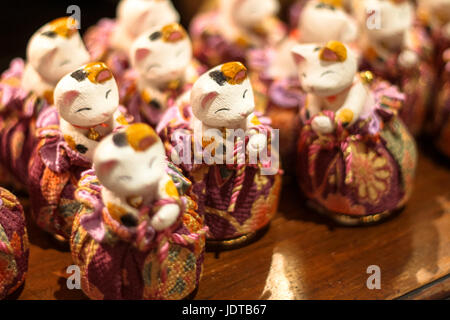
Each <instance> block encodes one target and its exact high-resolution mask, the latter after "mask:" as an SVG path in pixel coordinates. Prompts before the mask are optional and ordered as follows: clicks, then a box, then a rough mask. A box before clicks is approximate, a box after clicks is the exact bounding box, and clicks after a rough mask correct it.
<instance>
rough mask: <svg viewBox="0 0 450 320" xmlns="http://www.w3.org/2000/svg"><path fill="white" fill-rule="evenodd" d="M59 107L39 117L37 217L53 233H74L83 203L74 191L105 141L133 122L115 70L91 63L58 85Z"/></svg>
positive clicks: (33, 170) (33, 183)
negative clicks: (123, 104)
mask: <svg viewBox="0 0 450 320" xmlns="http://www.w3.org/2000/svg"><path fill="white" fill-rule="evenodd" d="M55 104H56V107H52V108H48V109H47V110H46V111H45V112H42V113H41V115H40V116H39V118H38V120H37V133H36V135H37V139H38V144H37V146H36V147H35V149H34V152H33V155H32V157H31V159H30V163H29V181H28V189H29V191H30V199H31V204H32V211H33V218H34V220H35V221H36V223H37V225H38V226H39V227H40V228H42V229H43V230H45V231H46V232H48V233H51V234H55V235H58V236H60V237H62V238H64V239H68V238H69V237H70V233H71V228H72V223H73V219H74V216H75V214H76V212H77V211H78V208H79V203H78V202H77V201H76V200H75V199H74V191H75V189H76V186H77V182H78V180H79V179H80V176H81V173H82V172H83V171H85V170H87V169H90V168H91V166H92V156H93V153H94V151H95V148H96V147H97V145H98V143H99V141H100V140H101V139H102V138H103V137H104V136H106V135H107V134H108V133H110V132H112V131H113V130H117V129H119V128H121V127H122V126H124V125H127V120H126V119H125V116H124V113H122V112H121V110H124V108H123V107H121V108H119V107H118V106H119V94H118V89H117V85H116V83H115V81H114V78H113V77H112V74H111V71H110V70H109V69H108V68H107V67H106V66H105V65H104V64H103V63H91V64H88V65H86V66H83V67H81V68H80V69H78V70H76V71H74V72H72V73H70V74H68V75H66V76H65V77H63V79H61V81H60V82H59V83H58V85H57V87H56V89H55Z"/></svg>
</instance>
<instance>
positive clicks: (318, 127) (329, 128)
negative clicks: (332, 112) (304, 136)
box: [311, 116, 334, 134]
mask: <svg viewBox="0 0 450 320" xmlns="http://www.w3.org/2000/svg"><path fill="white" fill-rule="evenodd" d="M311 127H312V129H313V130H314V131H315V132H316V133H319V134H328V133H332V132H333V131H334V125H333V123H332V122H331V119H330V118H329V117H327V116H317V117H315V118H314V120H313V121H312V123H311Z"/></svg>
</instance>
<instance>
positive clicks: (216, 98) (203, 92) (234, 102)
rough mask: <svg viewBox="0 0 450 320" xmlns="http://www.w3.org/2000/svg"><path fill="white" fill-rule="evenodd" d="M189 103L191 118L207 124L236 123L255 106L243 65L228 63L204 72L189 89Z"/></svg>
mask: <svg viewBox="0 0 450 320" xmlns="http://www.w3.org/2000/svg"><path fill="white" fill-rule="evenodd" d="M191 105H192V111H193V113H194V115H195V117H196V118H197V119H199V120H200V121H202V122H203V123H204V124H206V125H208V126H211V127H216V128H221V127H227V128H233V127H235V126H237V125H239V124H240V123H242V121H244V120H245V119H246V118H247V117H248V116H249V115H250V114H251V113H252V112H253V110H254V108H255V101H254V96H253V89H252V86H251V83H250V80H249V78H248V75H247V68H246V67H245V66H244V65H243V64H242V63H240V62H229V63H225V64H223V65H220V66H217V67H215V68H213V69H211V70H209V71H208V72H206V73H204V74H203V75H202V76H201V77H200V78H199V79H198V80H197V81H196V82H195V84H194V86H193V88H192V91H191Z"/></svg>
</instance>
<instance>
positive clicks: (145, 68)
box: [125, 23, 203, 126]
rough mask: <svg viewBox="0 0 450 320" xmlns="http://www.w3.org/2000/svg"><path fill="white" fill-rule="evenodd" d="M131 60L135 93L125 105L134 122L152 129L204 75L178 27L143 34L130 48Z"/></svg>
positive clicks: (161, 28) (173, 24)
mask: <svg viewBox="0 0 450 320" xmlns="http://www.w3.org/2000/svg"><path fill="white" fill-rule="evenodd" d="M130 57H131V65H132V67H133V69H134V70H135V72H136V74H137V76H136V77H135V79H130V80H131V81H133V84H134V87H136V90H135V91H133V92H131V93H130V96H129V98H125V101H126V102H125V104H126V106H127V108H128V110H129V111H130V113H131V114H132V115H133V116H134V119H135V121H137V122H145V123H148V124H150V125H152V126H156V125H157V124H158V122H159V120H160V118H161V115H162V113H163V112H164V111H165V110H167V108H168V107H170V106H171V105H173V104H174V103H175V102H176V100H177V99H188V97H183V95H184V94H185V93H186V92H187V91H189V89H190V88H191V87H192V84H193V83H194V82H195V81H196V80H197V78H198V77H199V75H200V74H201V73H203V68H202V66H201V65H200V64H199V63H198V62H197V61H195V60H193V58H192V44H191V40H190V39H189V36H188V34H187V32H186V30H185V29H184V28H183V27H182V26H181V25H179V24H178V23H171V24H168V25H165V26H163V27H158V28H156V29H150V30H149V31H147V32H145V33H144V34H142V35H141V36H140V37H138V39H136V41H135V42H134V43H133V45H132V46H131V50H130ZM131 86H133V85H130V87H131Z"/></svg>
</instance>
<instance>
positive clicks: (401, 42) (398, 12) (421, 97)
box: [354, 0, 436, 135]
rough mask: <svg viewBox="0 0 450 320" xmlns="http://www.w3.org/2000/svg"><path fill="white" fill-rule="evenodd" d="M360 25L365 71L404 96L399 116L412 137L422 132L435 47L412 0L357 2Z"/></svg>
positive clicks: (430, 85)
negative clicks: (393, 85) (392, 86)
mask: <svg viewBox="0 0 450 320" xmlns="http://www.w3.org/2000/svg"><path fill="white" fill-rule="evenodd" d="M354 7H355V13H356V16H357V17H358V20H359V22H360V25H361V32H362V36H361V41H360V47H361V51H362V55H363V60H364V62H363V64H362V68H363V69H369V70H371V71H373V72H374V73H375V74H376V75H377V76H380V77H383V78H384V79H386V80H388V81H390V82H391V83H393V84H395V85H398V86H399V88H400V89H401V90H402V92H404V93H405V97H406V100H405V103H404V107H403V110H402V111H401V114H400V117H401V118H402V120H403V121H404V122H405V124H406V126H407V127H408V129H409V130H410V131H411V133H412V134H413V135H418V134H420V133H421V131H422V130H423V127H424V122H425V120H426V117H427V114H428V111H429V101H430V100H431V98H432V93H433V91H432V90H433V86H434V83H435V78H436V75H435V72H434V68H433V51H434V46H433V42H432V41H431V38H430V37H429V35H428V34H427V30H426V29H425V28H424V27H423V26H422V25H421V24H420V23H419V22H418V20H417V18H416V15H415V6H414V4H413V3H412V2H411V1H409V0H402V1H393V0H362V1H359V0H358V1H355V4H354Z"/></svg>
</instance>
